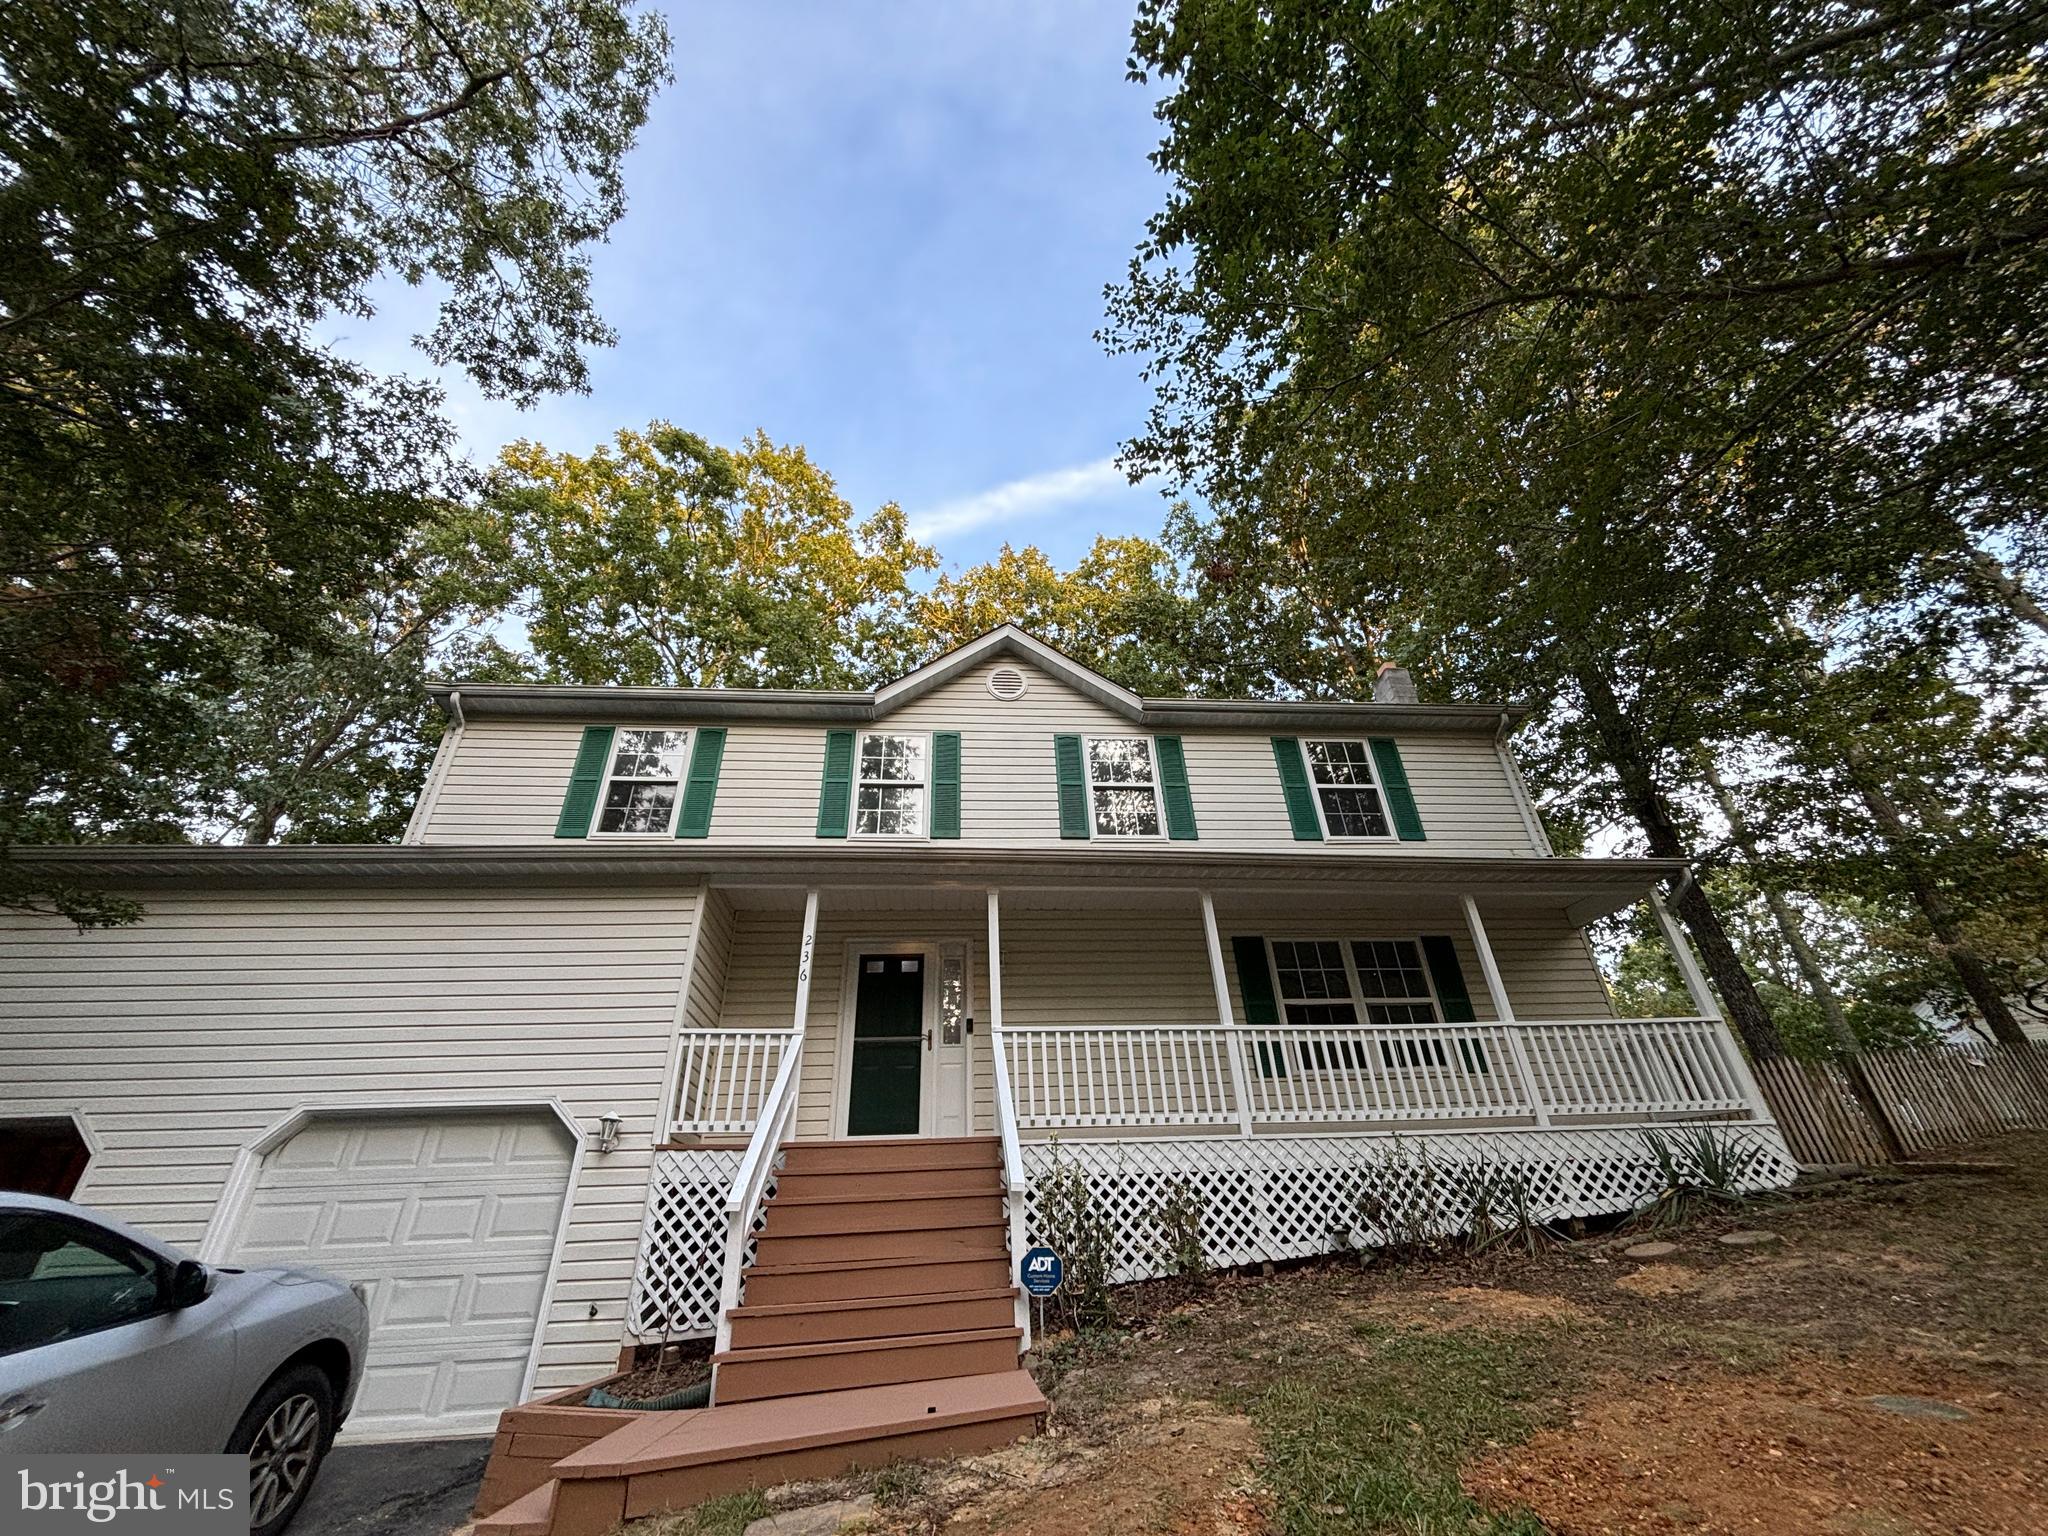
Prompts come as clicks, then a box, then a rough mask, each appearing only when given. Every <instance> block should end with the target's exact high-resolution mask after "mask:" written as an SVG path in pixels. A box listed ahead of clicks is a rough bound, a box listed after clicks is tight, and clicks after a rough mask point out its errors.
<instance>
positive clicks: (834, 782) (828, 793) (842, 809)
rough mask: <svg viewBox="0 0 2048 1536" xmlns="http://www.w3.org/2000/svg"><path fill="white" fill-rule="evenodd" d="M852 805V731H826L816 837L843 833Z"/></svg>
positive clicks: (841, 835)
mask: <svg viewBox="0 0 2048 1536" xmlns="http://www.w3.org/2000/svg"><path fill="white" fill-rule="evenodd" d="M852 808H853V732H851V731H827V732H826V733H825V776H824V779H823V780H822V782H820V784H819V785H818V836H820V837H844V836H846V818H847V814H848V812H849V811H851V810H852Z"/></svg>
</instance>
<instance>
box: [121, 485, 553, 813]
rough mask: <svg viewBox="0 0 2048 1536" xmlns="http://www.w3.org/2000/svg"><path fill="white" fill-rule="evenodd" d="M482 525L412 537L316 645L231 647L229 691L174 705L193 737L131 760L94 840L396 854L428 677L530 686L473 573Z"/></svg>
mask: <svg viewBox="0 0 2048 1536" xmlns="http://www.w3.org/2000/svg"><path fill="white" fill-rule="evenodd" d="M476 517H477V514H476V513H475V512H474V511H473V510H471V509H468V508H463V507H456V508H450V509H446V510H444V511H443V512H441V513H440V514H439V515H437V516H436V517H435V518H433V519H432V520H430V521H429V522H428V523H426V524H424V525H422V526H421V527H420V528H418V529H416V530H415V531H414V533H413V534H412V536H411V537H410V538H409V539H408V540H407V542H406V545H405V547H404V548H403V549H402V550H401V551H400V553H399V555H398V557H397V558H396V559H395V560H394V561H393V562H392V564H391V566H390V567H389V568H388V569H387V571H386V574H385V576H384V578H383V580H382V581H380V582H379V584H378V585H377V586H376V587H375V588H373V589H372V590H371V591H369V592H366V593H364V594H363V595H362V596H361V597H359V598H357V599H355V600H354V601H353V602H351V603H349V604H348V605H346V606H345V607H344V608H342V609H341V610H340V611H338V612H336V613H335V614H333V615H331V616H330V617H329V618H328V619H327V620H326V622H325V623H324V624H323V625H322V626H321V628H320V629H319V631H318V632H317V634H316V636H315V639H314V641H313V642H312V643H311V644H308V645H305V646H302V647H299V648H297V649H293V650H289V651H284V652H281V653H280V652H279V651H278V650H277V648H276V646H275V645H274V644H273V643H271V642H270V641H268V640H267V639H266V638H265V637H263V636H260V635H255V634H248V633H244V634H241V635H238V636H235V637H234V638H233V640H232V642H231V647H232V649H231V655H232V656H233V657H234V660H235V684H234V687H233V689H232V690H230V691H227V692H217V691H213V690H198V691H195V692H194V693H192V694H191V695H190V696H188V697H186V698H183V699H180V700H177V701H176V702H177V704H178V705H179V706H180V719H181V720H182V721H186V722H189V724H190V727H191V728H189V729H183V730H181V731H180V732H178V733H177V735H176V736H175V737H173V738H171V739H168V740H164V741H155V740H140V741H137V742H135V743H132V744H130V745H129V746H128V747H127V748H126V749H125V750H124V752H123V754H122V755H123V764H124V767H125V769H126V770H127V775H128V783H127V784H126V785H125V786H124V788H125V791H126V792H125V793H124V794H122V795H121V796H120V797H119V801H118V803H119V805H120V809H121V811H122V816H123V819H122V821H121V822H119V823H117V824H114V825H109V826H106V827H103V828H100V829H97V830H98V831H99V832H100V833H101V834H102V835H108V836H119V837H122V838H124V839H129V838H136V837H143V838H159V837H192V838H198V839H201V840H204V841H207V842H235V843H245V844H246V843H258V844H260V843H271V842H301V843H303V842H342V843H380V842H396V841H397V840H398V838H399V837H400V835H401V834H402V833H403V832H404V830H405V826H406V822H407V821H408V819H409V818H410V816H411V812H412V807H413V802H414V800H415V799H416V798H417V795H418V792H419V790H420V787H421V785H422V783H423V782H424V780H425V777H426V771H427V767H428V764H429V763H430V762H431V761H432V758H433V753H434V748H435V746H436V745H437V744H438V742H439V740H440V736H441V731H442V724H443V721H442V715H441V711H440V710H439V709H438V708H436V707H435V706H433V705H432V704H431V703H430V702H429V700H428V698H427V692H426V684H427V680H428V679H429V677H431V676H433V675H436V674H438V673H443V672H445V673H452V674H454V675H458V676H462V677H466V678H473V679H476V680H479V681H483V680H490V681H496V682H524V681H531V680H534V679H535V678H536V676H537V671H536V668H535V666H534V664H533V662H532V660H531V659H530V658H529V657H527V656H526V655H524V654H523V653H522V652H520V651H518V650H516V649H514V648H513V647H511V646H508V645H507V644H506V643H505V641H504V639H502V638H501V637H500V634H499V633H498V630H499V627H500V626H499V618H500V615H501V613H502V611H503V609H504V607H505V605H506V603H507V602H508V601H509V598H510V592H509V589H508V588H507V585H506V581H505V577H504V573H503V572H502V571H499V570H497V569H495V568H491V567H487V566H483V565H480V564H479V563H478V561H477V558H476V555H477V541H476V539H475V526H474V525H475V522H476ZM108 798H109V800H110V801H111V800H114V799H115V797H113V796H109V797H108Z"/></svg>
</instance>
